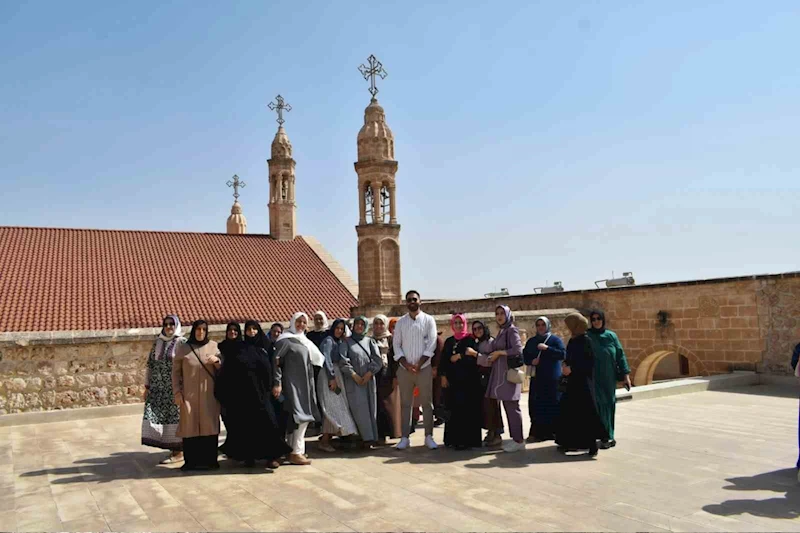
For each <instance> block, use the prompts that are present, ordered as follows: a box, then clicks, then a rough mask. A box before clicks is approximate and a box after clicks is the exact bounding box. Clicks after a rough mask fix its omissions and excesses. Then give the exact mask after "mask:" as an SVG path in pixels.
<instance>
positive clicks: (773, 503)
mask: <svg viewBox="0 0 800 533" xmlns="http://www.w3.org/2000/svg"><path fill="white" fill-rule="evenodd" d="M756 392H758V394H756ZM791 394H792V393H791V392H788V393H787V391H786V390H785V389H782V390H778V389H775V388H774V387H767V386H763V385H762V386H758V387H750V388H745V389H735V390H733V391H726V392H700V393H694V394H683V395H679V396H671V397H666V398H659V399H652V400H639V401H636V400H634V401H630V402H623V403H620V404H619V405H618V411H617V426H618V428H617V433H618V435H617V436H618V439H619V445H618V446H617V447H616V448H614V449H612V450H608V451H602V450H601V452H600V455H599V457H598V459H597V460H586V459H585V458H581V457H577V458H565V457H563V456H561V455H559V454H558V453H557V452H556V450H555V446H554V445H553V444H552V443H544V444H536V445H530V444H529V445H528V449H527V451H525V452H522V453H517V454H503V453H502V452H488V451H485V450H484V451H476V452H457V451H451V450H445V449H439V450H436V451H429V450H427V449H424V448H422V447H420V444H421V440H422V435H421V433H422V431H421V430H418V431H417V433H416V434H415V436H414V438H413V440H412V442H413V444H414V446H415V447H413V448H412V449H410V450H407V451H405V452H397V451H394V450H392V449H380V450H377V451H374V452H370V453H353V452H348V453H342V454H338V455H334V456H329V455H323V454H322V452H318V451H317V450H316V447H315V443H314V441H315V440H316V439H310V441H309V446H308V449H309V450H308V453H309V456H310V457H311V458H312V459H313V464H312V465H311V466H306V467H298V466H289V465H286V466H283V467H281V468H280V469H278V470H277V471H275V472H274V473H269V472H267V471H265V470H263V469H252V470H247V469H245V468H242V467H240V466H237V465H236V464H231V462H230V461H222V464H223V466H222V468H221V469H220V470H219V471H216V472H212V473H201V474H187V475H185V474H182V473H181V472H180V471H179V470H177V469H176V468H174V467H165V466H156V463H157V462H158V461H159V460H160V459H161V458H162V457H164V454H163V453H160V452H158V451H155V450H152V449H148V448H144V447H142V446H140V445H139V428H140V417H139V416H126V417H115V418H105V419H94V420H83V421H78V422H58V423H51V424H37V425H29V426H17V427H5V428H0V530H5V531H204V530H207V531H223V530H224V531H250V530H263V531H421V530H425V531H507V530H512V531H513V530H516V531H556V530H564V531H658V530H671V531H800V518H798V513H799V512H800V485H798V484H797V478H796V476H797V474H796V472H795V470H794V468H793V466H794V464H795V461H796V460H797V411H798V399H797V396H796V393H795V395H794V396H791ZM525 427H526V431H527V427H528V425H527V420H526V426H525ZM436 437H437V439H438V440H439V442H441V438H442V430H441V428H438V429H437V430H436Z"/></svg>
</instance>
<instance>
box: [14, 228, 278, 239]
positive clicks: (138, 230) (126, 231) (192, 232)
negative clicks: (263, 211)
mask: <svg viewBox="0 0 800 533" xmlns="http://www.w3.org/2000/svg"><path fill="white" fill-rule="evenodd" d="M4 229H11V230H32V231H75V232H92V233H160V234H167V235H227V236H228V237H266V238H269V239H272V240H276V239H275V238H274V237H273V236H272V235H270V234H269V233H246V234H240V235H231V234H230V233H227V232H224V231H167V230H157V229H107V228H54V227H51V226H0V230H4Z"/></svg>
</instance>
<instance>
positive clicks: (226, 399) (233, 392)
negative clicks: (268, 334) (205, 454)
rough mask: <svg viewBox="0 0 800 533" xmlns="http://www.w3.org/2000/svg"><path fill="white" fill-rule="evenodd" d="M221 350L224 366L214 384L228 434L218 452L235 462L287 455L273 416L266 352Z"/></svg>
mask: <svg viewBox="0 0 800 533" xmlns="http://www.w3.org/2000/svg"><path fill="white" fill-rule="evenodd" d="M222 349H223V356H224V361H225V362H224V363H223V365H222V369H221V370H220V373H219V376H218V377H217V384H216V394H217V399H219V401H220V403H221V404H222V405H223V406H224V407H225V413H226V419H225V423H226V427H227V430H228V436H227V438H226V439H225V444H223V445H222V448H221V449H222V452H223V453H224V454H225V455H227V456H228V457H230V458H231V459H236V460H239V461H252V460H256V459H267V460H274V459H277V458H279V457H281V456H283V455H286V454H288V453H290V452H291V449H290V447H289V446H288V445H287V444H286V441H285V440H284V435H283V432H282V431H281V429H280V426H279V422H278V417H277V415H276V412H275V405H274V402H273V398H272V375H273V373H272V364H271V361H270V358H269V355H268V353H267V350H265V349H263V348H261V347H259V346H257V345H253V344H247V343H244V342H237V343H231V344H229V345H227V346H225V347H222ZM224 352H227V353H224Z"/></svg>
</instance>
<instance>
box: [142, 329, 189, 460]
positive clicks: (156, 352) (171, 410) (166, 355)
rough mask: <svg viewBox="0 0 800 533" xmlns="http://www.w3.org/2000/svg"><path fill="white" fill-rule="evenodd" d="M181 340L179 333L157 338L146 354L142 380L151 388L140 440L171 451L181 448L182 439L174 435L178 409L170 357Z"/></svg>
mask: <svg viewBox="0 0 800 533" xmlns="http://www.w3.org/2000/svg"><path fill="white" fill-rule="evenodd" d="M182 341H183V339H182V338H181V337H175V338H173V339H171V340H167V341H164V340H162V339H161V338H158V339H156V342H155V343H153V348H152V349H151V350H150V356H149V357H148V358H147V380H146V382H145V383H146V385H149V387H150V389H149V392H148V394H147V399H146V400H145V402H144V417H143V418H142V444H143V445H145V446H152V447H154V448H162V449H165V450H173V451H180V450H181V449H182V448H183V439H181V438H180V437H178V436H176V432H177V430H178V422H180V409H179V408H178V406H177V405H175V399H174V398H175V396H174V395H173V393H172V360H173V359H174V357H175V346H176V345H177V344H178V343H179V342H182Z"/></svg>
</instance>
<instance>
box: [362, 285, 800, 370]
mask: <svg viewBox="0 0 800 533" xmlns="http://www.w3.org/2000/svg"><path fill="white" fill-rule="evenodd" d="M422 297H423V309H424V310H425V312H427V313H430V314H434V315H446V314H448V313H451V312H453V311H456V312H465V313H467V314H468V316H470V317H471V316H472V315H473V314H474V313H491V312H492V311H493V310H494V308H495V307H496V306H497V305H499V304H506V305H509V306H510V307H511V309H513V310H514V311H515V312H516V314H519V313H518V312H519V311H533V310H536V309H565V308H575V309H579V310H581V311H582V312H584V313H588V311H589V309H592V308H599V309H602V310H604V311H605V312H606V317H607V325H608V327H609V328H610V329H613V330H614V331H616V332H617V334H618V335H619V337H620V339H621V341H622V344H623V346H624V348H625V350H626V352H627V355H628V360H629V362H630V363H631V366H632V367H633V371H634V374H635V370H636V367H638V365H639V364H641V363H642V362H644V361H646V360H647V358H648V357H650V356H652V355H653V354H655V353H657V352H663V351H669V352H672V353H675V354H679V355H683V356H684V357H686V358H687V360H688V362H689V374H690V375H692V376H696V375H709V374H716V373H723V372H730V371H733V370H757V371H760V372H768V373H772V374H787V373H789V372H790V366H789V358H790V355H791V352H792V347H793V346H794V345H795V344H797V343H798V342H800V273H789V274H779V275H771V276H748V277H742V278H726V279H718V280H706V281H692V282H681V283H666V284H659V285H641V286H632V287H620V288H612V289H594V290H586V291H568V292H562V293H557V294H529V295H524V296H507V297H502V298H481V299H474V300H452V301H436V302H429V303H424V298H425V295H422ZM371 311H373V312H384V313H386V314H388V315H389V316H400V315H402V314H403V313H405V307H404V306H403V305H396V306H390V307H386V308H382V309H371ZM356 312H357V310H354V313H356ZM537 313H544V311H541V312H537Z"/></svg>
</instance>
